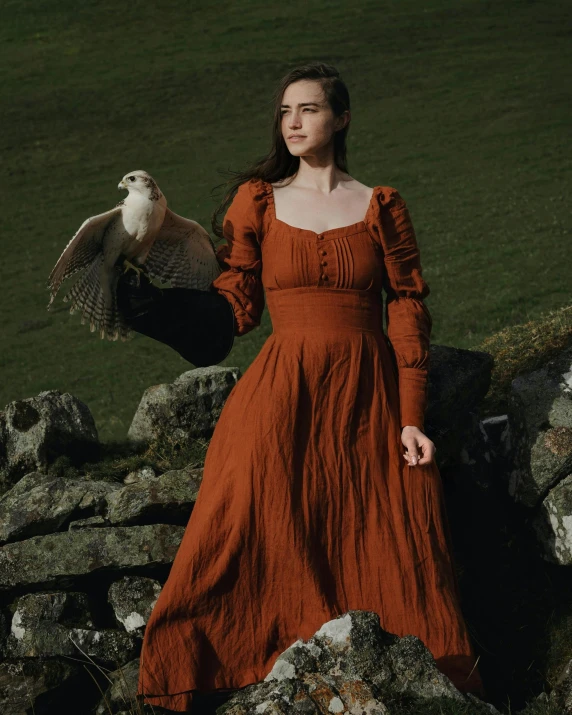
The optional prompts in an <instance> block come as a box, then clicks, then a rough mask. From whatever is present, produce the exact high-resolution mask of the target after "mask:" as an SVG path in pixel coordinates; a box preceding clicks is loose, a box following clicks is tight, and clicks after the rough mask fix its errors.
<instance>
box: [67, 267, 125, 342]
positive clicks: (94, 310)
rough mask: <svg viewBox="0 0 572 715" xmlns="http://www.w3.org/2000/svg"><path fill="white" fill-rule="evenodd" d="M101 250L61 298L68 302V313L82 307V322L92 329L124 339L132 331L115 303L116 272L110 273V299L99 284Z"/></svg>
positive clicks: (110, 337) (110, 338)
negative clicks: (69, 305)
mask: <svg viewBox="0 0 572 715" xmlns="http://www.w3.org/2000/svg"><path fill="white" fill-rule="evenodd" d="M103 260H104V258H103V254H100V255H98V256H97V257H96V258H95V259H94V260H93V261H92V263H91V264H90V265H89V266H88V267H87V268H86V270H85V271H84V273H83V274H82V275H81V277H80V278H79V279H78V280H77V281H76V282H75V283H74V285H73V286H72V288H71V289H70V291H69V293H68V294H67V295H66V296H64V302H68V301H70V302H71V307H70V313H75V312H76V311H78V310H81V311H82V317H81V323H82V325H84V324H85V323H86V321H89V329H90V331H91V332H92V333H93V332H94V331H95V330H96V329H97V330H99V334H100V336H101V338H103V339H105V338H107V339H108V340H117V339H118V338H121V340H122V341H125V340H127V339H128V338H129V336H130V334H131V332H132V331H131V329H130V328H129V326H128V325H127V324H126V323H125V321H124V320H123V318H122V316H121V313H120V312H119V310H118V307H117V294H116V285H117V276H116V275H115V273H114V274H113V280H112V285H111V286H110V289H111V296H110V300H108V301H106V299H105V293H104V289H103V287H102V284H101V275H102V267H103Z"/></svg>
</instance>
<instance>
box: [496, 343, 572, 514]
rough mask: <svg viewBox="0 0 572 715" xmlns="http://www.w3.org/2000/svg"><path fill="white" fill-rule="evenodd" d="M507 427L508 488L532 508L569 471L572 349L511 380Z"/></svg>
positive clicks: (571, 459)
mask: <svg viewBox="0 0 572 715" xmlns="http://www.w3.org/2000/svg"><path fill="white" fill-rule="evenodd" d="M509 426H510V432H511V441H512V446H513V465H512V470H511V472H510V477H509V482H508V491H509V494H510V495H511V496H512V497H513V498H514V500H515V501H516V502H519V503H521V504H523V505H524V506H527V507H535V506H536V505H537V504H539V503H540V502H541V501H542V500H543V498H544V497H545V496H546V495H547V493H548V491H549V490H550V489H552V487H554V486H555V485H556V484H557V483H558V482H559V481H561V480H562V479H564V478H565V477H566V476H568V475H569V474H570V473H572V347H570V348H568V349H566V350H563V351H562V352H561V353H560V354H559V355H557V356H556V357H555V358H554V359H552V360H550V361H548V362H547V363H546V364H545V365H543V366H542V367H541V368H540V369H539V370H535V371H534V372H531V373H528V374H527V375H521V376H519V377H517V378H516V379H515V380H513V382H512V386H511V393H510V396H509Z"/></svg>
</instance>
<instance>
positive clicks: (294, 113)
mask: <svg viewBox="0 0 572 715" xmlns="http://www.w3.org/2000/svg"><path fill="white" fill-rule="evenodd" d="M280 111H281V114H282V120H281V121H282V136H283V137H284V141H285V142H286V146H287V147H288V150H289V151H290V153H291V154H293V155H294V156H316V155H322V154H323V153H324V152H325V151H326V152H327V151H329V150H330V148H331V146H332V145H333V136H334V133H335V132H336V131H338V130H339V129H342V128H343V127H344V126H345V123H346V121H348V119H349V111H347V110H346V112H344V114H343V115H342V116H341V117H336V116H335V115H334V113H333V111H332V108H331V107H330V105H329V104H328V101H327V99H326V98H325V96H324V91H323V89H322V86H321V84H320V83H319V82H317V81H315V80H306V79H304V80H299V81H298V82H293V83H292V84H289V85H288V87H286V90H285V92H284V95H283V97H282V105H281V109H280ZM298 135H299V136H300V138H296V136H298Z"/></svg>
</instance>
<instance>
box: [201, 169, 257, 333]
mask: <svg viewBox="0 0 572 715" xmlns="http://www.w3.org/2000/svg"><path fill="white" fill-rule="evenodd" d="M251 187H252V184H251V183H250V182H246V183H244V184H241V185H240V186H239V187H238V191H237V193H236V195H235V196H234V199H233V201H232V203H231V205H230V206H229V208H228V210H227V212H226V215H225V217H224V221H223V229H222V230H223V234H224V237H225V238H226V240H227V244H226V245H223V246H221V247H220V248H218V249H217V252H216V255H217V259H218V261H219V264H220V265H221V267H222V269H223V272H222V273H221V274H220V275H219V276H217V277H216V278H215V280H214V281H213V282H212V288H213V289H214V290H216V291H218V292H219V293H220V294H221V295H223V296H224V297H225V298H226V299H227V300H228V302H229V303H230V305H231V307H232V310H233V312H234V317H235V335H245V334H246V333H248V332H250V331H251V330H252V329H253V328H255V327H257V326H258V325H260V321H261V318H262V312H263V310H264V290H263V287H262V277H261V276H262V255H261V250H260V236H261V213H260V212H259V211H258V208H259V207H258V205H257V203H256V201H255V199H254V197H253V195H252V191H251Z"/></svg>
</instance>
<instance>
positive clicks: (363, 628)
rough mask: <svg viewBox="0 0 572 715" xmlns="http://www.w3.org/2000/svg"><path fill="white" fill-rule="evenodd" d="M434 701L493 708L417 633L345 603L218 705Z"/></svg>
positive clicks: (270, 709)
mask: <svg viewBox="0 0 572 715" xmlns="http://www.w3.org/2000/svg"><path fill="white" fill-rule="evenodd" d="M432 703H435V704H437V703H444V704H447V705H448V706H449V708H450V709H451V711H452V707H454V706H455V705H458V706H459V711H460V710H461V708H463V706H464V708H467V709H463V712H466V713H469V712H470V713H474V714H475V715H477V714H478V715H480V714H484V713H497V714H498V711H497V710H496V709H495V708H494V707H493V706H492V705H490V704H489V703H485V702H483V701H481V700H479V699H478V698H477V697H475V696H471V695H463V694H462V693H460V692H459V691H458V690H457V689H456V688H455V686H454V685H453V684H452V683H451V681H450V680H449V679H448V678H446V677H445V676H444V675H443V674H442V673H441V672H440V671H439V670H438V669H437V666H436V663H435V660H434V658H433V656H432V655H431V653H430V652H429V650H428V649H427V648H426V647H425V645H424V644H423V642H422V641H421V640H420V639H419V638H416V637H415V636H412V635H408V636H405V637H403V638H399V637H398V636H396V635H394V634H392V633H388V632H387V631H384V630H383V629H382V628H381V626H380V623H379V616H378V615H377V614H376V613H374V612H370V611H347V612H346V613H345V614H343V615H342V616H340V617H339V618H336V619H334V620H332V621H328V622H327V623H324V625H323V626H322V627H321V628H320V629H319V630H318V631H317V632H316V633H315V634H314V635H313V636H312V637H311V638H309V639H308V640H307V641H304V640H302V639H298V640H297V641H295V642H294V643H293V644H292V645H291V646H290V647H289V648H287V649H286V650H285V651H284V652H283V653H281V654H280V655H279V656H278V658H277V659H276V661H275V663H274V666H273V667H272V670H271V671H270V672H269V673H268V675H267V676H266V677H265V679H264V681H263V682H261V683H256V684H253V685H249V686H246V687H245V688H242V689H240V690H239V691H238V692H237V693H236V694H234V695H233V696H232V697H231V698H230V699H229V700H228V701H227V702H226V703H225V704H224V705H222V706H221V709H220V710H219V712H221V713H225V715H247V714H250V713H284V714H285V715H286V714H287V713H293V712H299V713H302V712H303V713H316V715H317V714H318V713H360V714H361V713H367V714H368V715H386V714H387V715H389V713H393V712H398V707H399V705H400V704H402V705H403V706H404V707H405V706H406V707H408V708H411V707H413V706H415V705H416V706H417V707H418V708H419V712H423V711H424V710H423V708H427V707H428V706H430V705H431V704H432ZM390 706H391V707H390ZM469 707H470V709H469ZM407 712H413V710H412V709H408V710H407Z"/></svg>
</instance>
